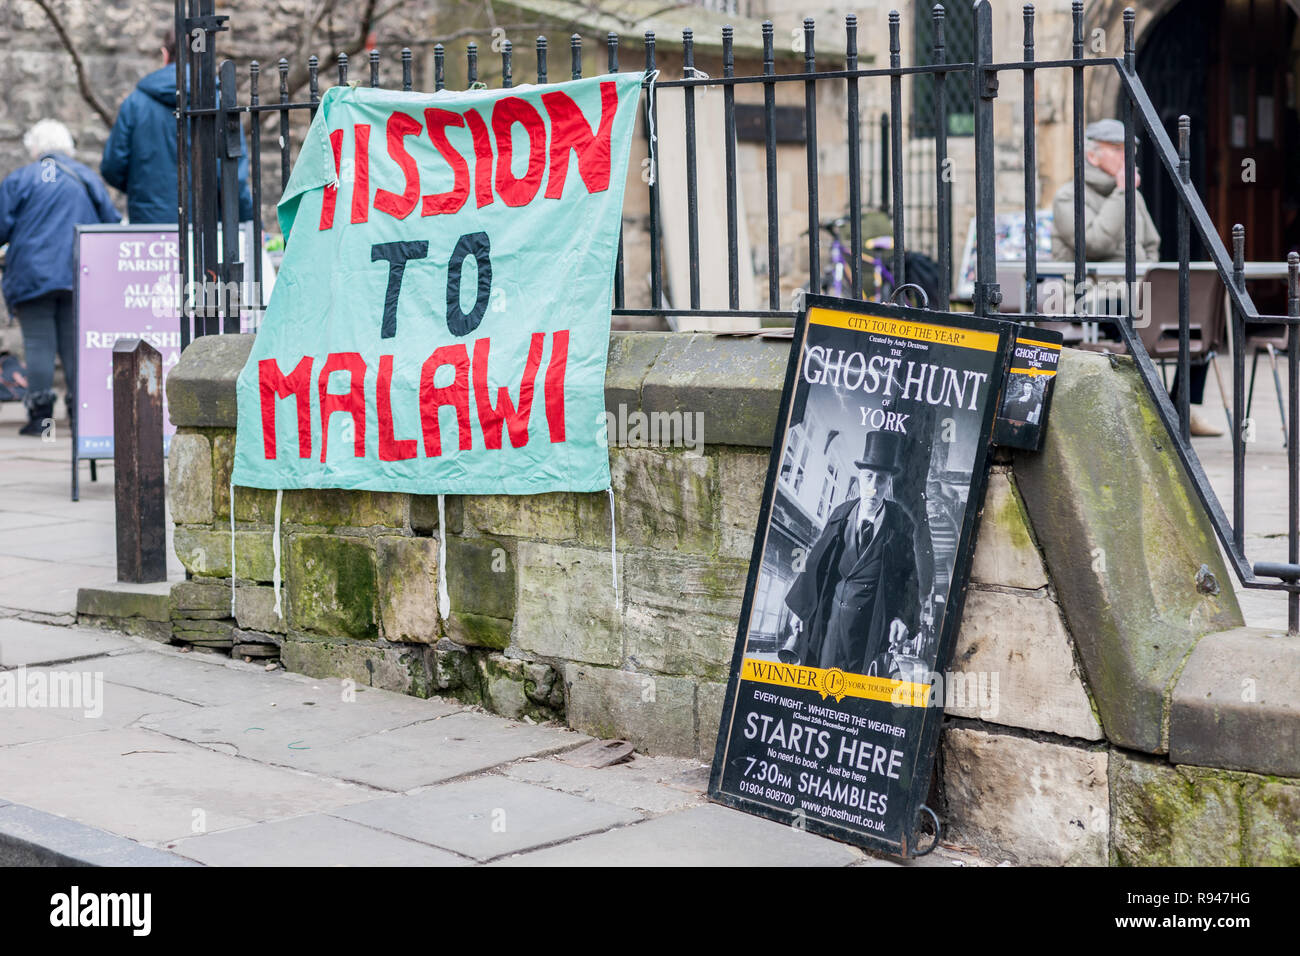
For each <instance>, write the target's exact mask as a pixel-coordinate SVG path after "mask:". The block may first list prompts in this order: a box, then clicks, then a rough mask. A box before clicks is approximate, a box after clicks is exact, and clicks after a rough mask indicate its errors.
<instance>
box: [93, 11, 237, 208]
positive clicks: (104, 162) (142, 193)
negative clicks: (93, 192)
mask: <svg viewBox="0 0 1300 956" xmlns="http://www.w3.org/2000/svg"><path fill="white" fill-rule="evenodd" d="M161 52H162V61H163V65H162V67H160V68H159V69H157V70H154V71H153V72H152V73H150V74H149V75H147V76H145V77H144V78H143V79H141V80H140V82H139V83H137V84H136V87H135V89H134V90H132V91H131V93H130V94H129V95H128V96H127V98H126V99H125V100H124V101H123V102H122V107H121V109H119V110H118V111H117V119H116V120H115V121H114V123H113V129H112V130H111V131H110V132H109V134H108V142H106V143H105V144H104V156H103V158H102V159H101V160H100V163H99V171H100V173H101V174H102V175H103V177H104V181H105V182H106V183H108V184H109V185H110V186H112V187H113V188H114V189H120V190H121V191H122V192H124V193H126V214H127V218H128V219H130V220H131V222H132V223H171V222H176V220H177V217H176V113H175V110H176V67H175V65H174V64H175V61H176V40H175V37H174V36H173V35H172V31H168V33H167V37H166V39H165V40H164V42H163V46H162V48H161ZM219 93H220V91H218V94H219ZM239 152H240V155H239V167H238V173H239V218H240V220H241V221H245V220H249V219H252V218H253V197H252V193H251V192H250V191H249V188H248V150H247V149H245V148H244V133H243V130H242V129H241V130H240V133H239Z"/></svg>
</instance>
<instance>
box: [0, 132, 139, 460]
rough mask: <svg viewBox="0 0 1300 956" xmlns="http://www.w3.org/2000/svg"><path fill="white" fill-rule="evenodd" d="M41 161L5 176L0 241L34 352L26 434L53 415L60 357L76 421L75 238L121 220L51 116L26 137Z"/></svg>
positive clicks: (11, 293)
mask: <svg viewBox="0 0 1300 956" xmlns="http://www.w3.org/2000/svg"><path fill="white" fill-rule="evenodd" d="M23 145H24V146H25V147H26V148H27V152H28V153H29V154H30V155H31V157H32V159H33V160H34V162H31V163H28V164H27V165H26V166H23V167H21V168H19V169H16V170H14V171H13V172H12V173H10V174H9V175H8V176H6V177H5V178H4V181H3V182H0V245H3V244H4V243H6V242H7V243H9V251H8V253H7V256H6V260H5V273H4V282H3V285H0V289H2V290H3V292H4V297H5V302H6V303H7V304H8V306H9V310H10V311H11V312H12V313H13V314H14V315H16V316H17V317H18V323H19V325H21V326H22V331H23V349H24V351H25V353H26V358H27V395H26V397H25V398H24V399H23V401H24V403H25V404H26V406H27V418H28V421H27V424H26V425H24V426H23V427H22V428H21V429H20V434H23V435H40V434H42V433H43V432H44V431H45V429H46V427H48V424H49V423H50V422H51V421H52V420H53V418H54V399H55V393H54V356H55V353H56V352H57V353H58V356H59V359H60V360H61V361H62V362H63V372H64V375H65V376H67V380H68V390H67V395H66V396H65V401H66V403H67V407H68V417H69V421H71V419H72V416H73V415H75V414H76V411H75V409H76V405H75V401H76V399H75V396H74V384H75V383H74V376H73V369H74V368H75V367H76V365H75V355H76V348H77V343H76V342H74V341H73V336H74V334H75V330H74V324H75V323H74V317H73V314H72V288H73V278H74V276H73V261H74V259H73V256H74V250H73V244H74V242H75V240H76V227H77V226H78V225H81V224H86V223H99V222H105V223H114V222H120V221H121V218H122V217H121V216H120V215H119V214H118V211H117V210H116V209H115V208H114V207H113V200H112V199H111V198H110V197H109V195H108V190H107V189H105V188H104V184H103V183H102V182H101V181H100V179H99V177H98V176H96V175H95V172H94V170H92V169H90V168H89V167H88V166H84V165H82V164H81V163H79V162H77V161H76V160H75V159H73V158H72V150H73V143H72V134H71V133H69V132H68V128H67V127H66V126H64V125H63V124H62V123H60V122H59V121H58V120H52V119H45V120H41V121H40V122H39V123H37V124H36V125H35V126H33V127H32V128H31V129H30V130H29V131H28V132H27V135H26V136H24V137H23Z"/></svg>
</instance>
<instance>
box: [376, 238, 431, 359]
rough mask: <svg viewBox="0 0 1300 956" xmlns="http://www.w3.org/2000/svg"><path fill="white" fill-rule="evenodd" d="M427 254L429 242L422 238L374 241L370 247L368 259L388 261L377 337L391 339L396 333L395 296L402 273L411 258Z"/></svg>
mask: <svg viewBox="0 0 1300 956" xmlns="http://www.w3.org/2000/svg"><path fill="white" fill-rule="evenodd" d="M428 255H429V243H428V242H426V241H425V240H423V239H420V240H415V241H412V242H376V243H375V244H374V245H373V246H371V247H370V261H371V262H378V261H380V260H381V259H384V260H387V262H388V291H387V292H385V293H384V322H383V325H382V326H380V330H379V337H380V338H381V339H391V338H392V337H393V336H395V335H396V334H397V297H398V295H400V294H401V291H402V275H403V274H404V273H405V272H406V263H407V262H408V261H410V260H411V259H423V258H425V257H426V256H428Z"/></svg>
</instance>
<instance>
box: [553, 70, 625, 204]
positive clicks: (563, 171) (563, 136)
mask: <svg viewBox="0 0 1300 956" xmlns="http://www.w3.org/2000/svg"><path fill="white" fill-rule="evenodd" d="M542 105H543V106H545V107H546V115H547V116H549V117H550V119H551V168H550V174H549V175H548V176H547V178H546V198H547V199H559V198H560V197H561V196H563V195H564V180H565V177H567V176H568V173H569V153H570V152H576V153H577V154H578V175H579V176H581V177H582V182H583V184H584V185H585V186H586V187H587V192H589V193H600V192H604V191H605V190H606V189H608V188H609V168H610V159H609V154H610V139H611V137H612V135H613V129H614V115H615V114H616V113H617V112H618V87H617V85H616V84H614V83H608V82H606V83H601V84H600V126H599V128H598V129H597V130H596V132H595V133H594V134H593V133H592V132H591V128H590V127H589V126H588V125H587V119H586V117H584V116H583V115H582V110H581V109H579V108H578V104H577V103H575V102H573V99H572V97H570V96H569V94H567V93H562V92H560V91H558V90H556V91H554V92H551V93H543V94H542Z"/></svg>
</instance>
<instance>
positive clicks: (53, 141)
mask: <svg viewBox="0 0 1300 956" xmlns="http://www.w3.org/2000/svg"><path fill="white" fill-rule="evenodd" d="M23 146H24V147H26V149H27V152H28V154H29V155H30V156H31V157H32V159H37V158H39V157H41V156H44V155H45V154H46V153H65V154H68V155H71V154H72V150H73V148H74V146H73V142H72V134H71V133H70V132H68V128H67V127H66V126H64V125H63V124H62V123H60V122H59V121H58V120H56V119H43V120H41V121H40V122H38V123H37V124H36V125H35V126H33V127H32V128H31V129H29V130H28V131H27V132H26V134H24V136H23Z"/></svg>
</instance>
